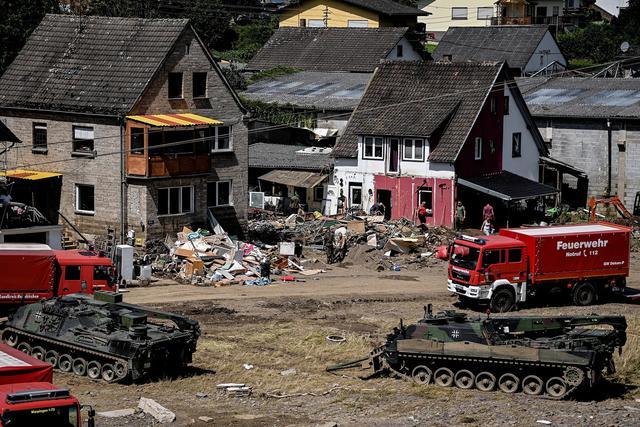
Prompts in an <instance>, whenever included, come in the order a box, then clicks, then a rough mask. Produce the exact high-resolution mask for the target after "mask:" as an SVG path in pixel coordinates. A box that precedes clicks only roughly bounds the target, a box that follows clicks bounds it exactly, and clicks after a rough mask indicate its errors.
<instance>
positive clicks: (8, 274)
mask: <svg viewBox="0 0 640 427" xmlns="http://www.w3.org/2000/svg"><path fill="white" fill-rule="evenodd" d="M0 272H2V274H0V309H3V310H9V309H11V308H13V307H15V306H19V305H23V304H29V303H32V302H35V301H38V300H41V299H44V298H53V297H56V296H60V295H66V294H73V293H79V292H80V293H90V294H92V293H93V292H94V291H96V290H108V291H117V288H118V286H117V280H116V278H115V267H114V266H113V262H112V261H111V259H110V258H108V257H106V256H103V255H102V254H100V253H99V252H95V251H86V250H69V251H60V250H52V249H51V248H50V247H49V246H47V245H42V244H34V243H3V244H0Z"/></svg>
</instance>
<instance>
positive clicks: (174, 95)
mask: <svg viewBox="0 0 640 427" xmlns="http://www.w3.org/2000/svg"><path fill="white" fill-rule="evenodd" d="M181 98H182V73H169V99H181Z"/></svg>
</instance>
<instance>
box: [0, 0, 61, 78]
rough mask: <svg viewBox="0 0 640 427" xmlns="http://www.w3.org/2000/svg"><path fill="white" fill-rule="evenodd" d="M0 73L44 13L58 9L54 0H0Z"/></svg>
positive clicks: (0, 73)
mask: <svg viewBox="0 0 640 427" xmlns="http://www.w3.org/2000/svg"><path fill="white" fill-rule="evenodd" d="M0 10H2V13H0V75H2V73H4V71H5V70H6V68H7V67H8V66H9V64H11V61H13V59H14V58H15V57H16V55H18V52H20V49H22V46H24V44H25V42H26V41H27V38H28V37H29V36H30V35H31V33H32V32H33V30H34V29H35V28H36V27H37V26H38V24H39V23H40V21H41V20H42V18H44V15H46V14H47V13H56V12H59V11H60V6H59V4H58V1H56V0H29V1H25V0H0Z"/></svg>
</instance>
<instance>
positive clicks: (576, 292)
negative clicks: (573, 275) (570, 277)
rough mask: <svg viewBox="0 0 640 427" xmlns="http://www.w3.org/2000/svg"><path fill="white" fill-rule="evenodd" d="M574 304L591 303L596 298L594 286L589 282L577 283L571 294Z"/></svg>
mask: <svg viewBox="0 0 640 427" xmlns="http://www.w3.org/2000/svg"><path fill="white" fill-rule="evenodd" d="M571 298H572V300H573V303H574V304H575V305H591V304H593V303H594V302H595V300H596V288H595V286H593V285H592V284H591V283H589V282H583V283H578V284H577V285H576V286H575V287H574V288H573V292H572V294H571Z"/></svg>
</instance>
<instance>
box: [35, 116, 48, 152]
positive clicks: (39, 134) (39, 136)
mask: <svg viewBox="0 0 640 427" xmlns="http://www.w3.org/2000/svg"><path fill="white" fill-rule="evenodd" d="M32 151H35V152H38V153H42V152H45V153H46V151H47V124H46V123H34V124H33V146H32Z"/></svg>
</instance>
